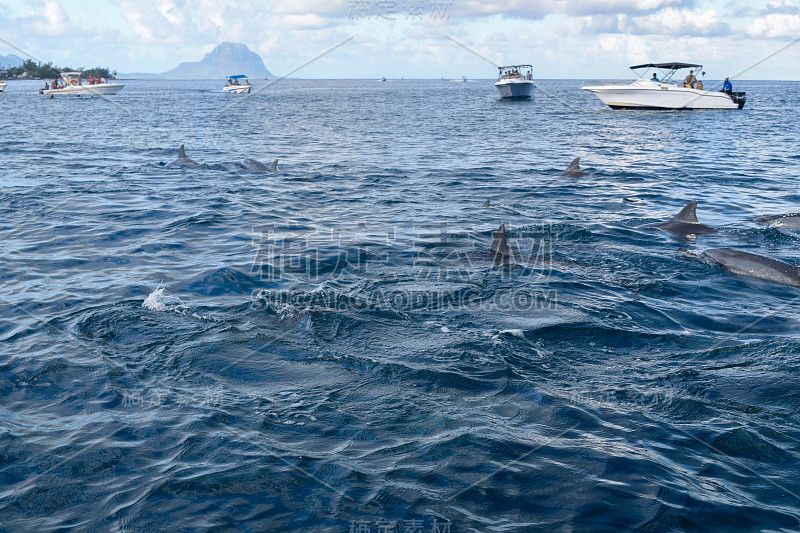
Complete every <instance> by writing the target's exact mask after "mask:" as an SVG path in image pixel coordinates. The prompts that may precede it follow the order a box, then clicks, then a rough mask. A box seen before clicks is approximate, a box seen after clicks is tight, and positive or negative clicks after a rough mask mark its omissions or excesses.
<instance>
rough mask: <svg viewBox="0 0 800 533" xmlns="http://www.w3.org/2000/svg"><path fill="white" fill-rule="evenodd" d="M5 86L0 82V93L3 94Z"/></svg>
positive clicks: (4, 83)
mask: <svg viewBox="0 0 800 533" xmlns="http://www.w3.org/2000/svg"><path fill="white" fill-rule="evenodd" d="M6 85H8V84H7V83H6V82H4V81H1V80H0V93H1V92H3V89H5V88H6Z"/></svg>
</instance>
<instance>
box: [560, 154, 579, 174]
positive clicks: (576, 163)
mask: <svg viewBox="0 0 800 533" xmlns="http://www.w3.org/2000/svg"><path fill="white" fill-rule="evenodd" d="M580 162H581V158H580V157H576V158H575V159H573V160H572V163H570V164H569V166H568V167H567V170H565V171H564V172H580V171H581V165H580Z"/></svg>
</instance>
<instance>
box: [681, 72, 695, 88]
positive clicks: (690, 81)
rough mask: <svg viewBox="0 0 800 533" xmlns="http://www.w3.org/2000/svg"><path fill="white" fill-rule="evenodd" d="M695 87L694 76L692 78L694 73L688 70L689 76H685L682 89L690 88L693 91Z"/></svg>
mask: <svg viewBox="0 0 800 533" xmlns="http://www.w3.org/2000/svg"><path fill="white" fill-rule="evenodd" d="M695 85H697V78H695V76H694V71H693V70H690V71H689V75H688V76H686V79H685V80H683V86H684V87H691V88H692V89H694V86H695Z"/></svg>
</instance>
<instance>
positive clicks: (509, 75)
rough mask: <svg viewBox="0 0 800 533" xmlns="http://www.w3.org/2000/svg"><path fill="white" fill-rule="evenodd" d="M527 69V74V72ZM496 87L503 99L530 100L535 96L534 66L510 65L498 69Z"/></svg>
mask: <svg viewBox="0 0 800 533" xmlns="http://www.w3.org/2000/svg"><path fill="white" fill-rule="evenodd" d="M525 69H527V72H525ZM498 71H499V72H498V74H497V81H496V82H495V84H494V86H495V87H497V90H498V91H499V92H500V96H501V97H502V98H530V97H531V95H532V94H533V88H534V87H535V85H534V83H533V66H531V65H510V66H506V67H498Z"/></svg>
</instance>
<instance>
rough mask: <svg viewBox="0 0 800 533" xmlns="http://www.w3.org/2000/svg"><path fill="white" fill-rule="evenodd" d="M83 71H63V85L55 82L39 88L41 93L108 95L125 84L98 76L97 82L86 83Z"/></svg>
mask: <svg viewBox="0 0 800 533" xmlns="http://www.w3.org/2000/svg"><path fill="white" fill-rule="evenodd" d="M82 74H83V73H82V72H62V73H61V78H62V79H63V84H62V85H57V84H56V82H55V81H54V82H53V85H52V86H48V88H47V89H39V93H40V94H45V95H50V97H51V98H52V97H53V96H64V95H66V96H106V95H110V94H117V93H118V92H120V91H121V90H122V88H123V87H125V85H123V84H121V83H109V82H108V80H104V79H102V78H98V81H97V82H95V83H89V82H87V83H84V82H83V81H82V80H81V75H82Z"/></svg>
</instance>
